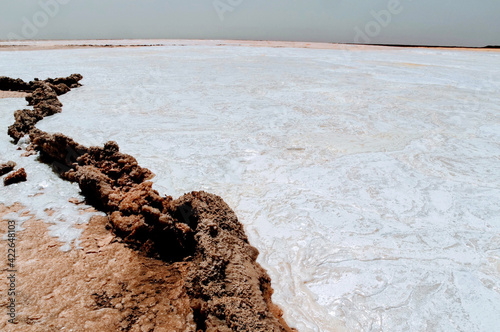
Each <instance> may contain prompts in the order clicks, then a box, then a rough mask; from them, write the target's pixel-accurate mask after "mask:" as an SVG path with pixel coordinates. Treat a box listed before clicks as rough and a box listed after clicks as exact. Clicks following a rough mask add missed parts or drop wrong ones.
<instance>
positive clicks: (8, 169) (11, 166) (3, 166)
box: [0, 161, 16, 176]
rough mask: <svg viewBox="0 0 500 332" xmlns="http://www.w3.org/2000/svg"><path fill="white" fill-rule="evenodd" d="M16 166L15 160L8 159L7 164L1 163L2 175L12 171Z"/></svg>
mask: <svg viewBox="0 0 500 332" xmlns="http://www.w3.org/2000/svg"><path fill="white" fill-rule="evenodd" d="M14 167H16V163H15V162H13V161H8V162H6V163H5V164H1V165H0V176H2V175H4V174H7V173H9V172H11V171H12V170H13V169H14Z"/></svg>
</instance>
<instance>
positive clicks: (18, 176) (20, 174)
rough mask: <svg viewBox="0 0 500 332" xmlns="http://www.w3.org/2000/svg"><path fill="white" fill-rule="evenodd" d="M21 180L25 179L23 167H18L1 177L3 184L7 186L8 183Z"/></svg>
mask: <svg viewBox="0 0 500 332" xmlns="http://www.w3.org/2000/svg"><path fill="white" fill-rule="evenodd" d="M22 181H26V171H25V170H24V168H20V169H18V170H17V171H15V172H14V173H11V174H9V175H7V176H6V177H5V178H4V179H3V184H4V185H5V186H8V185H11V184H14V183H18V182H22Z"/></svg>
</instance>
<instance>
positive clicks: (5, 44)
mask: <svg viewBox="0 0 500 332" xmlns="http://www.w3.org/2000/svg"><path fill="white" fill-rule="evenodd" d="M193 45H207V46H247V47H274V48H280V47H289V48H313V49H333V50H350V51H361V50H367V49H372V50H373V49H387V48H391V49H406V47H398V46H376V45H354V44H336V43H312V42H311V43H310V42H289V41H265V40H256V41H254V40H197V39H192V40H175V39H124V40H41V41H36V40H27V41H0V51H33V50H53V49H68V48H70V49H71V48H86V47H142V46H193ZM417 48H432V49H443V50H462V51H480V52H500V49H499V48H459V47H455V48H454V47H417Z"/></svg>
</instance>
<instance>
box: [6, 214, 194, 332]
mask: <svg viewBox="0 0 500 332" xmlns="http://www.w3.org/2000/svg"><path fill="white" fill-rule="evenodd" d="M20 209H22V206H21V205H20V204H15V205H13V206H9V207H6V206H4V205H0V218H1V221H0V227H1V229H2V230H7V220H5V219H4V218H3V216H4V215H5V214H7V213H9V212H13V211H19V210H20ZM23 216H30V215H29V213H27V212H24V213H23ZM106 224H107V218H106V217H94V218H92V220H91V221H90V222H89V223H88V224H86V225H83V226H82V229H83V235H82V236H81V244H80V246H81V247H82V249H75V250H71V251H69V252H62V251H61V250H60V249H59V247H60V246H61V242H59V241H57V240H56V239H55V238H52V237H50V236H49V235H48V232H47V224H46V223H44V222H43V221H41V220H36V219H35V218H33V217H32V218H31V219H29V220H28V221H26V222H25V223H24V224H23V227H22V228H23V230H21V231H17V239H16V255H17V259H16V262H15V264H16V268H17V274H16V302H17V307H16V312H17V316H16V319H17V321H18V323H17V324H11V323H8V322H7V319H8V316H7V315H6V313H7V308H6V305H7V302H6V298H5V297H4V296H6V294H7V289H6V288H7V282H5V281H3V282H1V283H0V293H1V294H2V302H1V305H0V306H1V310H0V311H1V316H0V317H1V319H0V331H5V332H7V331H8V332H10V331H19V332H21V331H22V332H25V331H26V332H30V331H44V332H46V331H47V332H48V331H61V330H63V329H64V330H67V331H75V332H76V331H155V332H156V331H165V332H166V331H196V330H195V329H196V324H195V322H194V318H193V313H192V309H191V306H190V300H189V298H188V296H187V294H186V290H185V287H184V280H185V279H186V273H187V270H188V268H189V265H190V264H191V263H189V262H177V263H172V264H165V263H164V262H162V261H160V260H157V259H153V258H148V257H146V256H144V255H141V254H140V253H139V252H138V251H135V250H132V249H130V248H127V247H126V246H125V245H124V244H123V243H122V242H118V241H115V237H114V236H113V235H112V233H110V232H109V230H107V229H106V227H105V225H106ZM2 233H4V231H2ZM0 248H1V249H0V252H2V253H5V254H6V253H7V242H6V241H0ZM1 267H2V271H5V270H6V269H7V266H6V261H5V260H2V263H1ZM6 273H7V272H4V273H2V277H4V276H5V275H6ZM2 279H3V278H2Z"/></svg>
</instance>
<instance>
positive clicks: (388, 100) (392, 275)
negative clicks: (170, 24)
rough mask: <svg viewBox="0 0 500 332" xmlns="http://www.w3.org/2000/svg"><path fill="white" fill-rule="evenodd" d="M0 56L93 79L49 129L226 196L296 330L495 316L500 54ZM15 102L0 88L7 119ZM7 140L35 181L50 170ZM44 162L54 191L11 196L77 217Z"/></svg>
mask: <svg viewBox="0 0 500 332" xmlns="http://www.w3.org/2000/svg"><path fill="white" fill-rule="evenodd" d="M49 59H50V61H49ZM2 63H3V64H8V66H7V65H6V66H5V68H4V69H5V70H4V73H3V74H4V75H8V76H14V77H21V78H23V79H25V80H30V79H32V78H33V77H34V76H38V77H40V78H45V77H48V76H51V77H55V76H65V75H68V74H69V73H73V72H79V73H81V74H82V75H83V76H84V80H83V81H82V84H84V86H83V87H81V88H78V89H75V90H73V91H71V93H69V94H67V95H64V96H61V98H60V100H61V101H62V103H63V104H64V107H63V112H62V113H61V114H57V115H54V116H52V117H48V118H46V119H44V120H43V121H41V122H40V123H39V124H38V127H39V128H40V129H42V130H45V131H48V132H63V133H64V134H66V135H68V136H70V137H72V138H74V139H75V140H76V141H77V142H79V143H81V144H84V145H87V146H89V145H102V144H103V143H104V142H106V141H108V140H115V141H117V142H118V144H119V145H120V150H121V151H123V152H124V153H128V154H131V155H133V156H134V157H136V158H137V160H138V162H139V164H140V165H141V166H144V167H147V168H149V169H151V170H152V171H153V172H154V173H155V174H156V175H157V176H156V177H155V178H154V179H153V181H154V182H155V188H156V189H157V190H159V191H160V193H163V194H169V195H173V196H174V197H177V196H179V195H180V194H182V193H184V192H189V191H191V190H200V189H203V190H206V191H208V192H212V193H215V194H218V195H220V196H221V197H223V199H224V200H225V201H226V202H227V203H228V204H229V205H230V206H231V207H232V208H233V209H234V210H235V212H236V214H237V215H238V217H239V219H240V221H241V222H242V223H244V224H245V227H246V232H247V234H248V236H249V240H250V243H252V245H254V246H256V247H257V248H258V249H259V250H260V252H261V254H260V256H259V262H260V263H261V264H262V265H263V267H264V268H266V269H267V270H268V272H269V274H270V276H271V278H272V282H273V288H274V289H275V294H274V296H273V300H274V302H275V303H277V304H278V305H280V306H282V307H283V308H284V312H285V319H286V320H287V322H289V323H290V325H291V326H294V327H297V328H298V329H299V330H300V331H331V330H332V326H333V325H334V323H332V322H335V321H336V319H340V321H341V322H342V323H343V324H345V326H346V327H347V328H348V329H351V330H362V331H373V330H375V331H376V330H384V331H403V330H436V331H455V330H460V329H462V330H467V331H488V330H494V329H495V328H496V327H497V326H499V325H500V318H499V316H498V315H497V313H498V312H499V311H500V294H499V291H498V290H499V289H500V270H499V268H498V266H499V262H500V250H499V249H498V248H500V235H499V234H500V210H499V206H498V198H499V197H500V163H498V156H499V155H500V136H499V134H498V133H500V118H499V116H500V112H499V111H500V107H499V105H500V94H499V93H498V91H500V57H499V54H498V53H495V52H488V53H486V52H484V53H483V52H470V51H454V50H432V49H400V48H397V49H396V48H387V49H384V50H380V49H370V48H369V47H368V48H366V49H364V50H356V51H347V50H313V49H292V48H277V49H273V48H257V47H256V48H247V47H225V46H222V47H215V46H185V47H174V46H172V47H158V48H134V49H117V48H115V49H83V50H53V51H44V52H38V51H32V52H3V53H2ZM23 105H24V101H23V100H22V99H18V100H13V99H2V100H0V109H1V113H0V119H1V126H2V128H3V127H5V128H6V126H8V125H9V124H11V122H12V121H13V118H12V112H13V110H15V109H18V108H22V107H23ZM97 119H98V120H97ZM0 130H3V129H1V128H0ZM4 132H6V129H5V131H4ZM0 142H1V143H0V144H1V147H2V150H1V151H2V156H1V157H2V160H14V161H16V162H17V163H18V165H19V166H18V167H25V168H26V171H27V172H28V177H30V173H32V172H35V170H36V168H37V167H48V166H45V165H42V164H38V163H36V162H35V161H34V159H33V158H34V157H29V158H23V159H20V158H16V157H15V156H16V154H19V152H18V151H15V150H14V149H13V147H12V146H11V145H8V136H7V135H5V136H3V135H0ZM4 147H5V148H8V149H7V150H5V149H4ZM3 151H7V152H6V154H7V155H5V156H4V155H3V154H4V152H3ZM31 163H33V164H31ZM28 164H29V165H32V166H30V167H28V166H29V165H28ZM30 168H32V169H33V170H30ZM35 173H36V172H35ZM49 173H50V172H47V171H46V169H44V170H43V171H40V175H39V177H38V179H39V180H38V183H43V181H47V185H48V187H47V188H57V189H54V190H53V191H50V194H49V195H47V193H46V194H44V195H46V196H44V195H40V196H35V197H29V198H28V197H27V193H28V194H29V193H36V192H38V191H37V190H38V187H36V186H35V185H34V184H29V183H30V181H28V182H26V183H25V184H18V185H16V186H18V187H17V188H19V186H20V185H27V186H33V187H26V188H31V189H30V190H27V191H26V190H21V189H15V188H16V187H14V186H12V189H10V188H2V189H1V190H2V195H1V197H2V198H1V199H2V200H7V199H8V200H11V201H19V200H20V201H22V202H23V204H25V205H28V204H38V205H37V206H36V207H37V208H41V210H39V209H37V208H36V209H34V211H38V213H43V212H41V211H43V209H44V208H45V207H46V206H47V204H49V205H50V204H53V205H54V204H55V205H57V207H58V208H59V209H61V211H66V212H64V213H65V214H64V216H65V218H67V220H70V221H69V222H73V220H74V218H75V216H76V214H75V213H74V211H73V210H71V209H77V207H75V206H73V205H71V204H68V206H66V205H65V204H66V203H65V200H67V199H68V198H69V197H74V196H76V195H77V193H78V188H77V186H74V185H71V184H68V183H66V182H64V181H60V180H59V179H58V178H57V176H56V175H54V174H50V175H49ZM34 176H35V178H36V177H37V175H36V174H34ZM42 179H43V180H42ZM4 190H12V191H9V195H3V193H4V192H5V191H4ZM14 190H18V191H14ZM44 190H45V191H46V192H49V190H46V189H44ZM61 196H62V197H61ZM5 197H7V198H5ZM37 197H38V198H37ZM37 199H38V201H37ZM31 200H34V201H35V202H38V203H29V201H31ZM82 218H84V217H82Z"/></svg>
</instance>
